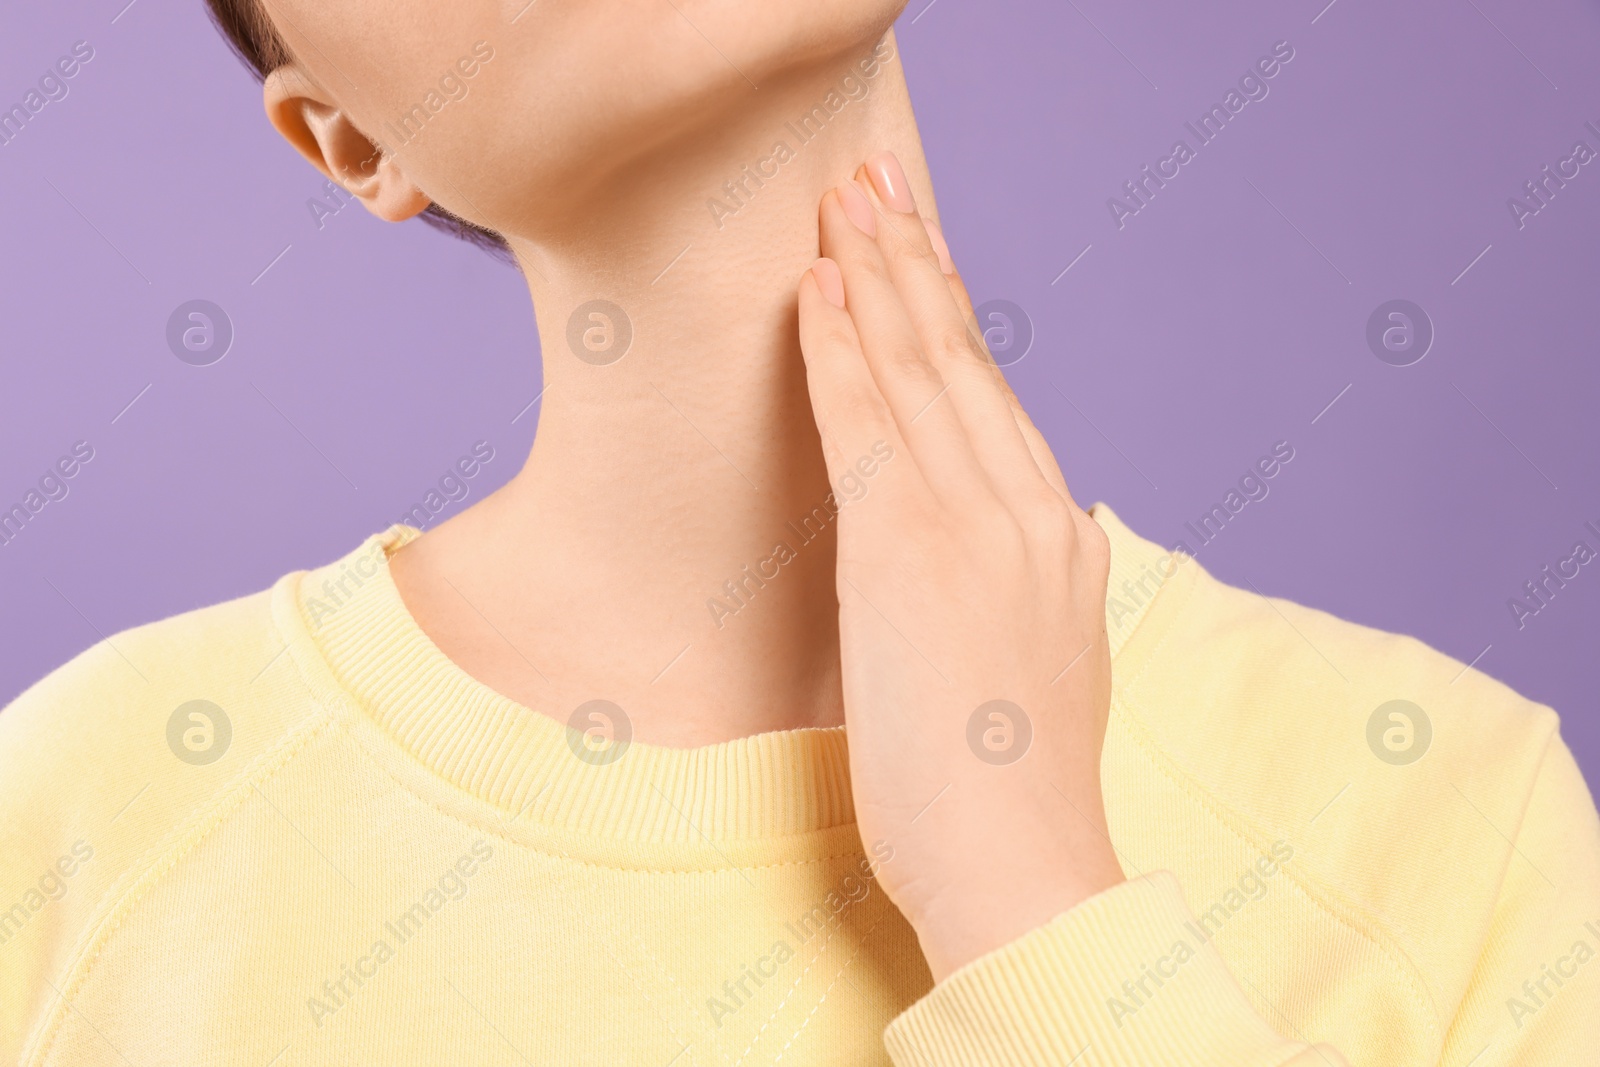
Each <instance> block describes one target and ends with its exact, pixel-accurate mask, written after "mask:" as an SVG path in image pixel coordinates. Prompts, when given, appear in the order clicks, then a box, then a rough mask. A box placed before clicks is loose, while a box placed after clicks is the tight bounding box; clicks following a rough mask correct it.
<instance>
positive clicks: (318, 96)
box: [262, 64, 432, 222]
mask: <svg viewBox="0 0 1600 1067" xmlns="http://www.w3.org/2000/svg"><path fill="white" fill-rule="evenodd" d="M262 98H263V100H264V102H265V104H266V108H267V118H268V119H269V120H270V121H271V122H272V125H273V126H274V127H275V128H276V129H277V131H278V132H279V133H281V134H282V135H283V139H284V140H286V141H288V142H289V143H290V144H292V145H294V147H295V149H296V150H297V151H299V153H300V154H301V155H303V156H305V157H306V159H308V160H310V161H311V165H312V166H314V167H316V168H317V169H318V170H320V171H321V172H322V173H323V174H325V175H327V176H328V177H329V178H331V179H333V180H334V181H336V182H338V183H339V184H340V185H342V186H343V187H344V189H345V191H346V192H348V193H350V195H352V196H354V197H355V198H356V199H358V200H360V201H361V203H362V204H364V205H366V208H367V210H368V211H370V212H372V213H373V214H374V215H376V216H378V218H380V219H383V220H384V221H386V222H400V221H402V220H404V219H409V218H411V217H412V216H413V215H419V214H421V213H422V212H424V211H426V210H427V209H428V205H429V204H430V203H431V202H432V201H430V200H429V199H428V197H427V195H426V194H424V193H423V192H422V190H421V189H418V188H417V187H416V185H415V184H414V183H413V182H412V181H411V179H410V178H408V177H407V176H406V173H405V171H404V170H403V169H402V168H401V166H400V162H399V161H398V160H397V159H395V158H394V157H393V156H392V155H390V154H389V153H387V152H385V151H384V150H383V149H382V148H380V147H379V146H378V145H376V144H374V143H373V142H372V141H370V140H368V139H367V136H366V135H365V134H363V133H362V132H361V131H360V130H358V129H357V128H356V126H355V124H354V123H353V122H351V121H350V118H349V116H348V115H346V114H345V112H344V111H343V110H341V109H340V108H339V106H338V105H337V104H335V103H334V102H333V101H332V100H331V99H329V98H328V96H327V95H326V94H325V93H323V91H322V90H321V89H320V88H318V87H317V85H316V84H315V83H313V82H312V81H311V80H310V79H309V78H307V77H306V75H305V73H304V72H303V71H301V70H300V69H299V67H297V66H295V65H294V64H290V65H289V66H286V67H279V68H278V69H277V70H275V71H273V72H272V73H271V74H269V75H268V76H267V80H266V84H265V85H264V86H263V87H262Z"/></svg>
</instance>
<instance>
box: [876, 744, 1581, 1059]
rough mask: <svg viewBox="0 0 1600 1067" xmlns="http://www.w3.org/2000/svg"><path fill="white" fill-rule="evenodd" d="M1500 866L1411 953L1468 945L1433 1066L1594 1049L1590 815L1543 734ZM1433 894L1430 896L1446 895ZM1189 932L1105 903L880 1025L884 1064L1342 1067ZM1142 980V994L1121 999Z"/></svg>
mask: <svg viewBox="0 0 1600 1067" xmlns="http://www.w3.org/2000/svg"><path fill="white" fill-rule="evenodd" d="M1506 852H1507V858H1506V865H1505V873H1504V876H1503V879H1502V882H1501V885H1500V890H1499V893H1498V895H1497V897H1496V900H1495V903H1494V907H1493V910H1492V914H1491V915H1490V916H1489V917H1488V920H1487V929H1485V924H1484V922H1483V921H1481V918H1480V917H1479V916H1475V915H1470V914H1463V916H1462V920H1461V922H1462V928H1461V929H1460V930H1459V931H1457V932H1456V934H1457V935H1458V936H1455V937H1452V938H1450V939H1449V940H1451V942H1452V943H1451V944H1450V945H1439V946H1428V947H1424V949H1423V951H1429V950H1430V949H1431V954H1435V955H1448V954H1451V953H1452V952H1459V951H1460V950H1461V947H1462V946H1463V945H1466V944H1471V945H1473V946H1475V947H1474V948H1471V949H1468V950H1467V953H1468V955H1467V957H1466V959H1465V960H1464V966H1462V967H1461V968H1458V970H1457V973H1458V974H1461V975H1463V978H1462V979H1461V980H1459V981H1458V983H1457V988H1459V989H1460V990H1461V994H1460V996H1459V999H1457V1000H1456V1001H1455V1002H1454V1003H1453V1004H1452V1005H1451V1006H1450V1007H1449V1009H1448V1010H1445V1011H1442V1012H1441V1014H1442V1015H1443V1016H1444V1017H1443V1018H1441V1019H1440V1025H1439V1031H1440V1033H1441V1034H1442V1047H1441V1048H1440V1050H1439V1054H1438V1059H1437V1062H1439V1063H1466V1062H1468V1061H1471V1062H1472V1064H1473V1067H1513V1065H1522V1064H1535V1063H1537V1064H1569V1063H1586V1062H1590V1060H1591V1058H1592V1056H1593V1050H1594V1049H1595V1048H1600V1011H1596V1010H1595V1005H1596V1004H1600V818H1597V816H1596V813H1595V806H1594V801H1593V800H1592V799H1591V797H1590V794H1589V791H1588V788H1587V787H1586V786H1585V784H1584V780H1583V775H1582V773H1581V772H1580V771H1579V769H1578V767H1577V764H1576V763H1575V761H1574V760H1573V758H1572V754H1571V752H1570V751H1569V750H1568V749H1567V747H1566V745H1565V744H1564V743H1563V742H1562V740H1561V738H1560V736H1559V735H1553V736H1552V737H1551V739H1550V743H1549V746H1548V748H1547V750H1546V753H1545V757H1544V759H1543V761H1542V764H1541V766H1540V769H1539V772H1538V775H1537V777H1536V779H1535V780H1534V782H1533V783H1532V788H1531V792H1530V794H1529V797H1528V802H1527V807H1526V809H1525V811H1524V814H1523V818H1522V821H1521V823H1520V825H1519V826H1518V827H1517V829H1516V830H1515V836H1514V838H1513V839H1511V840H1509V841H1508V842H1507V844H1506ZM1457 874H1459V871H1458V872H1457ZM1437 892H1438V894H1439V896H1440V898H1441V899H1447V898H1448V897H1449V894H1450V886H1449V885H1443V884H1441V885H1439V886H1438V887H1437ZM1191 921H1193V920H1192V916H1191V913H1190V910H1189V907H1188V905H1187V904H1186V902H1185V901H1184V898H1183V894H1182V891H1181V889H1180V888H1179V884H1178V880H1177V878H1176V877H1175V876H1174V875H1172V874H1170V873H1168V872H1165V871H1159V872H1155V873H1152V874H1149V875H1146V876H1144V877H1142V878H1136V879H1134V880H1132V881H1129V882H1125V883H1123V884H1122V885H1120V886H1117V887H1115V888H1113V889H1110V890H1107V891H1106V892H1104V893H1101V894H1099V895H1097V896H1095V897H1092V898H1090V899H1089V900H1086V901H1084V902H1083V903H1082V904H1080V905H1078V906H1077V907H1076V908H1073V909H1072V910H1070V911H1068V912H1065V913H1063V914H1062V915H1059V916H1057V917H1056V918H1055V919H1054V920H1052V921H1051V922H1049V923H1047V924H1046V925H1044V926H1042V927H1040V928H1038V929H1037V930H1033V931H1030V932H1029V933H1027V934H1025V935H1023V936H1022V937H1020V938H1018V939H1017V940H1016V941H1013V942H1012V943H1010V944H1008V945H1005V946H1002V947H1001V948H999V949H997V950H995V951H994V952H992V953H990V954H988V955H987V956H984V957H982V958H980V959H977V960H975V961H973V962H972V963H970V964H968V965H967V966H966V967H964V968H962V969H961V970H959V971H957V972H956V973H955V974H952V975H950V976H949V977H948V978H946V979H945V980H944V981H943V982H940V983H939V984H938V985H937V986H935V987H934V988H933V990H932V991H931V992H929V993H928V994H927V995H926V996H925V997H923V998H922V999H921V1000H919V1001H918V1002H917V1003H915V1004H913V1005H912V1006H911V1007H910V1008H909V1009H907V1010H906V1011H905V1012H904V1013H903V1014H901V1015H900V1016H899V1018H897V1019H896V1020H895V1021H894V1022H893V1023H891V1024H890V1026H889V1028H888V1030H887V1031H886V1033H885V1035H884V1037H885V1042H886V1044H887V1046H888V1051H889V1054H890V1057H891V1058H892V1059H893V1060H894V1062H895V1064H896V1065H897V1067H958V1065H959V1067H1045V1065H1050V1067H1068V1065H1073V1064H1081V1065H1082V1067H1088V1065H1089V1064H1091V1063H1092V1064H1097V1065H1107V1064H1114V1065H1118V1067H1124V1065H1125V1067H1136V1065H1137V1067H1168V1065H1176V1064H1180V1063H1181V1064H1191V1065H1194V1064H1215V1065H1218V1067H1222V1065H1227V1067H1254V1065H1260V1067H1269V1065H1270V1067H1289V1065H1292V1067H1313V1065H1315V1067H1347V1063H1348V1061H1347V1060H1346V1059H1345V1058H1344V1057H1342V1056H1341V1055H1340V1053H1339V1052H1338V1051H1336V1050H1335V1049H1334V1048H1332V1047H1331V1046H1329V1045H1325V1044H1319V1045H1314V1046H1313V1045H1310V1044H1307V1043H1304V1042H1302V1041H1294V1040H1289V1039H1286V1038H1285V1037H1283V1036H1282V1035H1280V1034H1279V1033H1277V1032H1276V1031H1275V1030H1274V1029H1273V1028H1272V1027H1271V1026H1269V1025H1268V1023H1267V1021H1266V1020H1265V1019H1263V1018H1262V1017H1261V1016H1260V1015H1259V1014H1258V1013H1257V1012H1256V1010H1255V1009H1254V1008H1253V1007H1252V1005H1251V1003H1250V1001H1249V1000H1248V999H1247V998H1246V997H1245V995H1244V991H1243V990H1242V989H1241V987H1240V986H1239V984H1238V982H1237V981H1236V979H1235V978H1234V976H1233V974H1232V973H1231V972H1230V971H1229V969H1228V967H1227V965H1226V964H1225V963H1224V962H1223V960H1222V958H1221V956H1220V955H1219V954H1218V953H1217V950H1216V948H1215V946H1214V945H1212V944H1210V943H1207V944H1205V945H1203V946H1202V947H1200V948H1199V949H1196V950H1194V951H1193V952H1192V953H1187V952H1177V951H1175V948H1176V946H1177V945H1178V943H1179V942H1183V943H1185V945H1187V944H1188V943H1192V942H1193V940H1194V939H1193V938H1192V937H1188V936H1186V935H1185V934H1184V933H1183V927H1184V924H1185V923H1187V922H1191ZM1591 961H1593V962H1591ZM1142 977H1143V978H1144V979H1145V980H1144V981H1143V989H1142V991H1141V990H1140V989H1139V988H1137V987H1136V988H1135V989H1134V990H1132V991H1131V992H1130V990H1129V989H1128V988H1127V987H1126V986H1125V985H1124V983H1128V982H1130V980H1131V981H1133V982H1138V981H1139V980H1140V979H1141V978H1142ZM1372 980H1373V981H1375V982H1378V981H1382V980H1383V979H1382V978H1381V976H1376V975H1375V976H1373V978H1372ZM1441 1007H1442V1006H1441Z"/></svg>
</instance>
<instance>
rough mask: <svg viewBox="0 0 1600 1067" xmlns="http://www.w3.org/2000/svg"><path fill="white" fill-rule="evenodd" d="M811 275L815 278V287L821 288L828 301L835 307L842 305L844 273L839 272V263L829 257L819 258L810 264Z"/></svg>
mask: <svg viewBox="0 0 1600 1067" xmlns="http://www.w3.org/2000/svg"><path fill="white" fill-rule="evenodd" d="M811 276H812V277H813V278H815V279H816V280H817V288H818V289H820V290H822V295H823V296H825V297H827V299H828V303H830V304H832V305H833V306H834V307H836V308H842V307H844V275H842V274H840V273H839V264H837V263H835V262H834V261H833V260H831V259H827V258H823V259H819V260H817V261H816V262H815V263H813V264H811Z"/></svg>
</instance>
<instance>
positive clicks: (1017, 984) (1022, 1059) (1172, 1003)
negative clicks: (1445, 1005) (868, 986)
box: [884, 871, 1304, 1067]
mask: <svg viewBox="0 0 1600 1067" xmlns="http://www.w3.org/2000/svg"><path fill="white" fill-rule="evenodd" d="M884 1042H885V1044H886V1045H887V1046H888V1050H889V1055H890V1057H891V1058H892V1059H893V1060H894V1062H895V1063H896V1064H897V1065H898V1067H989V1065H992V1067H1046V1065H1049V1067H1066V1065H1068V1064H1073V1063H1079V1064H1090V1063H1093V1064H1096V1065H1102V1067H1103V1065H1106V1064H1127V1065H1129V1067H1133V1065H1138V1067H1166V1065H1176V1064H1196V1063H1208V1064H1209V1063H1217V1064H1224V1063H1225V1064H1228V1065H1229V1067H1257V1065H1259V1067H1269V1065H1276V1064H1281V1063H1283V1062H1284V1061H1286V1060H1288V1059H1289V1058H1290V1057H1292V1056H1293V1055H1294V1054H1295V1053H1296V1052H1297V1051H1298V1050H1300V1049H1303V1048H1304V1046H1302V1045H1299V1044H1297V1043H1294V1042H1289V1041H1285V1040H1284V1039H1283V1038H1282V1037H1280V1036H1279V1035H1278V1034H1277V1033H1275V1032H1274V1031H1273V1030H1272V1029H1271V1027H1269V1026H1267V1024H1266V1023H1265V1022H1264V1021H1263V1020H1262V1019H1261V1017H1260V1016H1259V1015H1257V1014H1256V1012H1255V1010H1254V1009H1253V1008H1252V1007H1251V1006H1250V1003H1249V1001H1247V1000H1246V999H1245V997H1244V994H1243V992H1242V991H1241V990H1240V988H1239V986H1238V985H1237V983H1236V982H1235V981H1234V978H1233V975H1232V974H1230V973H1229V971H1228V968H1227V966H1226V964H1224V963H1223V961H1222V958H1221V956H1220V955H1218V953H1217V951H1216V949H1215V947H1213V946H1212V944H1211V943H1210V941H1209V940H1208V939H1206V934H1205V931H1204V930H1203V929H1202V928H1201V927H1200V926H1199V925H1198V924H1197V923H1196V922H1195V921H1194V918H1193V916H1192V914H1191V913H1190V911H1189V907H1188V905H1187V904H1186V903H1185V902H1184V899H1183V892H1182V890H1181V889H1180V888H1179V886H1178V880H1177V879H1176V878H1175V877H1174V876H1173V875H1171V874H1169V873H1167V872H1165V871H1160V872H1156V873H1154V874H1150V875H1146V876H1145V877H1143V878H1137V879H1134V880H1133V881H1130V882H1126V883H1124V884H1122V885H1119V886H1116V887H1115V888H1112V889H1109V890H1107V891H1105V892H1104V893H1100V894H1098V895H1096V896H1094V897H1091V898H1090V899H1088V900H1086V901H1084V902H1083V903H1082V904H1080V905H1078V906H1077V907H1075V908H1073V909H1072V910H1070V911H1068V912H1065V913H1063V914H1062V915H1060V916H1057V917H1056V918H1055V919H1053V920H1052V921H1051V922H1049V923H1047V924H1046V925H1044V926H1042V927H1040V928H1038V929H1037V930H1033V931H1030V932H1029V933H1027V934H1025V935H1023V936H1022V937H1020V938H1018V939H1017V940H1015V941H1013V942H1011V943H1010V944H1008V945H1005V946H1003V947H1001V948H999V949H996V950H995V951H994V952H991V953H990V954H988V955H987V956H984V957H982V958H980V959H977V960H975V961H973V962H972V963H970V964H968V965H967V966H965V967H963V968H962V969H961V970H959V971H957V972H956V973H955V974H953V975H951V976H950V977H948V978H946V979H945V980H944V981H943V982H940V983H939V984H938V985H937V986H935V987H934V988H933V990H932V991H931V992H929V993H928V995H927V996H925V997H923V998H922V999H921V1000H919V1001H917V1003H915V1004H913V1005H912V1006H911V1007H910V1008H908V1009H907V1010H906V1011H905V1012H904V1013H902V1014H901V1015H900V1017H899V1018H897V1019H895V1021H894V1022H892V1023H890V1024H889V1028H888V1029H887V1030H886V1031H885V1032H884Z"/></svg>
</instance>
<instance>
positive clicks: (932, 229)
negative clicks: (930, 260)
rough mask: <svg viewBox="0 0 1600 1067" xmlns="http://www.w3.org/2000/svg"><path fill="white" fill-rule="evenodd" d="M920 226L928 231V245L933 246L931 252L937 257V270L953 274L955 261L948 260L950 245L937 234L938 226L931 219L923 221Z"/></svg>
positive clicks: (940, 234) (942, 236)
mask: <svg viewBox="0 0 1600 1067" xmlns="http://www.w3.org/2000/svg"><path fill="white" fill-rule="evenodd" d="M922 224H923V226H925V227H926V228H927V230H928V243H929V244H931V245H933V250H934V251H935V252H936V253H938V255H939V269H940V270H942V271H944V272H945V273H946V274H954V273H955V272H956V261H955V260H953V259H951V258H950V245H949V244H948V243H946V241H945V239H944V234H942V233H940V232H939V224H938V223H937V222H934V221H933V220H932V219H923V220H922Z"/></svg>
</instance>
